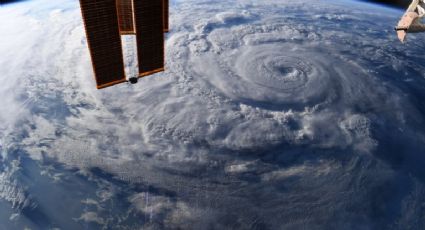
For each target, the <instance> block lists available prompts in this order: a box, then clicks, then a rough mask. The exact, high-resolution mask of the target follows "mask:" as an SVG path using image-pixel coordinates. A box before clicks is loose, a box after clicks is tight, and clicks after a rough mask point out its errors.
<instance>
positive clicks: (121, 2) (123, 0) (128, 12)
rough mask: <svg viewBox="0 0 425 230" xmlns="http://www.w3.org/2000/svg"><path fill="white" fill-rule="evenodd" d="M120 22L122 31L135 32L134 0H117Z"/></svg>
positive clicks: (122, 32)
mask: <svg viewBox="0 0 425 230" xmlns="http://www.w3.org/2000/svg"><path fill="white" fill-rule="evenodd" d="M116 1H117V12H118V23H119V26H120V33H121V34H122V35H124V34H135V33H136V32H135V31H134V21H133V1H132V0H116Z"/></svg>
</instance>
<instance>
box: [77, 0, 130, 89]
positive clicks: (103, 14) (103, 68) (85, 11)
mask: <svg viewBox="0 0 425 230" xmlns="http://www.w3.org/2000/svg"><path fill="white" fill-rule="evenodd" d="M80 6H81V12H82V15H83V19H84V25H85V30H86V35H87V42H88V46H89V50H90V55H91V59H92V64H93V70H94V73H95V79H96V84H97V88H98V89H100V88H104V87H108V86H111V85H114V84H118V83H121V82H124V81H126V78H125V73H124V62H123V53H122V46H121V37H120V33H119V28H118V23H117V22H118V18H117V10H116V5H115V0H80Z"/></svg>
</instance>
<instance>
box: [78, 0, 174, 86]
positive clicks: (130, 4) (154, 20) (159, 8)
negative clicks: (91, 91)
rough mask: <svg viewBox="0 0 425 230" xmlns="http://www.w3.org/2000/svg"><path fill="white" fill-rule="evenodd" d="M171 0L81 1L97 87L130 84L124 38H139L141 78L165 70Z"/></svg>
mask: <svg viewBox="0 0 425 230" xmlns="http://www.w3.org/2000/svg"><path fill="white" fill-rule="evenodd" d="M168 1H169V0H80V6H81V12H82V14H83V19H84V24H85V29H86V35H87V41H88V46H89V49H90V54H91V59H92V64H93V70H94V74H95V78H96V84H97V88H99V89H100V88H104V87H108V86H111V85H114V84H118V83H121V82H124V81H126V77H125V72H124V60H123V48H122V44H121V36H120V35H129V34H135V35H136V41H137V58H138V64H139V77H143V76H146V75H150V74H153V73H157V72H160V71H163V70H164V32H167V31H168V5H169V2H168Z"/></svg>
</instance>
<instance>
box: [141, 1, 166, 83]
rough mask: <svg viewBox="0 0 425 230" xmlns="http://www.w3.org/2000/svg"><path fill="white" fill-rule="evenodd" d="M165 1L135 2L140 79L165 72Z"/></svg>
mask: <svg viewBox="0 0 425 230" xmlns="http://www.w3.org/2000/svg"><path fill="white" fill-rule="evenodd" d="M163 12H164V4H163V0H136V1H134V13H135V25H136V37H137V55H138V60H139V77H143V76H146V75H150V74H153V73H157V72H160V71H163V70H164V16H163V14H164V13H163Z"/></svg>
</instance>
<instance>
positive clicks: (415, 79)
mask: <svg viewBox="0 0 425 230" xmlns="http://www.w3.org/2000/svg"><path fill="white" fill-rule="evenodd" d="M346 5H349V6H350V7H349V9H348V8H347V7H346ZM394 15H395V13H394V11H392V10H389V9H384V8H379V7H376V6H370V5H366V4H360V3H355V2H352V1H341V2H338V3H334V2H332V3H331V2H329V1H284V2H282V1H272V0H269V1H261V2H257V1H248V0H247V1H242V0H240V1H234V2H226V1H189V0H187V1H172V4H171V20H170V22H171V28H172V29H171V32H170V33H169V34H168V35H167V37H166V62H167V63H166V68H167V70H166V71H165V72H164V73H160V74H156V75H155V76H150V77H146V78H143V79H141V80H140V82H139V84H137V85H131V86H130V85H126V84H122V85H117V86H114V87H111V88H107V89H104V90H96V89H95V86H94V81H93V74H92V69H91V63H90V57H89V53H88V49H87V44H86V40H85V34H84V28H83V24H82V21H81V15H80V11H79V9H78V1H71V0H64V1H58V2H54V3H53V2H51V1H43V0H39V1H31V2H27V3H23V4H19V5H10V6H6V7H3V8H0V21H1V22H2V23H0V31H3V32H4V33H2V35H1V36H0V54H1V56H0V66H1V68H0V76H1V77H0V97H1V98H2V101H1V103H0V137H1V142H0V149H1V151H2V158H1V159H2V161H3V163H4V165H5V166H4V167H1V168H0V169H1V170H3V171H2V174H0V182H1V185H0V199H2V200H3V201H5V202H6V204H10V206H12V207H13V208H12V209H13V210H12V211H10V213H11V214H10V218H9V217H8V218H9V219H10V221H11V223H10V225H8V224H5V225H4V226H7V227H9V226H21V225H22V226H23V225H25V226H31V227H32V228H34V229H38V228H45V227H46V226H48V227H58V228H67V227H70V226H72V227H73V228H74V229H78V228H80V229H81V228H82V226H86V227H87V226H89V227H92V228H100V227H101V226H103V227H105V228H142V227H144V228H146V229H179V228H180V229H205V228H206V226H207V227H208V228H211V229H300V228H308V229H311V228H319V229H340V228H342V227H344V228H345V229H373V228H394V229H403V228H405V227H407V228H412V229H415V228H416V229H418V228H420V227H421V226H424V224H425V223H424V221H425V219H424V218H423V217H424V215H425V213H424V211H423V209H422V208H421V207H422V204H423V203H424V202H425V200H424V198H423V197H424V196H423V195H424V192H425V190H424V180H425V174H424V173H425V171H424V170H423V169H422V166H421V165H423V163H425V157H424V156H423V153H424V147H423V146H424V145H423V144H424V143H425V139H424V120H423V117H424V116H423V114H424V108H423V104H421V100H422V99H423V98H424V94H423V92H421V91H420V89H423V88H424V87H423V86H424V85H425V82H424V77H425V75H424V73H425V66H424V65H423V63H425V62H424V61H425V60H424V59H425V57H424V56H423V54H422V53H421V52H420V50H421V49H420V48H419V49H418V48H417V47H415V46H418V44H415V45H413V44H412V45H411V44H407V45H405V46H401V45H399V44H397V43H396V41H395V38H394V34H393V32H392V31H390V28H389V27H388V24H391V23H392V22H394V21H395V20H397V18H396V17H395V16H394ZM12 18H13V20H12ZM389 22H390V23H389ZM392 24H393V23H392ZM392 24H391V25H392ZM417 38H419V36H418V37H417ZM411 39H412V40H414V39H415V37H414V36H412V37H411ZM419 46H421V45H420V44H419ZM421 48H423V46H422V47H421ZM422 50H423V49H422ZM27 158H30V159H31V160H30V159H27ZM25 159H27V160H25ZM20 161H21V162H22V163H21V164H22V166H20V167H18V166H17V165H19V164H17V163H16V162H20ZM26 161H31V162H36V163H35V164H36V165H37V166H33V165H34V163H32V164H30V165H31V167H30V172H32V173H35V174H37V173H38V174H39V176H38V177H36V180H37V181H38V180H40V182H36V185H34V186H32V185H31V186H29V185H27V183H29V182H28V181H29V179H28V178H31V177H32V176H28V175H26V174H25V173H24V172H26V171H25V170H27V168H28V166H27V165H26V164H28V163H26ZM11 162H14V163H11ZM6 166H7V167H6ZM37 167H40V168H41V169H40V170H39V171H37V170H36V169H35V168H37ZM22 170H24V171H23V172H20V171H22ZM22 178H23V179H22ZM43 178H44V179H43ZM46 178H47V179H50V180H51V181H53V182H51V183H53V184H54V183H56V184H57V185H56V187H55V188H54V189H53V188H51V187H49V186H52V185H51V184H49V183H48V182H45V181H47V179H46ZM37 183H39V184H37ZM58 184H59V185H61V186H62V187H61V186H59V185H58ZM42 185H43V186H45V188H44V189H46V191H50V189H51V190H52V191H55V194H60V193H68V194H67V196H69V198H67V199H63V198H62V197H60V196H53V197H51V198H50V199H51V200H53V199H54V198H57V199H58V200H53V201H50V202H48V203H46V202H47V201H46V200H47V198H45V197H44V196H43V195H41V194H42V192H40V191H41V190H43V189H41V188H40V187H41V186H42ZM58 187H60V188H58ZM81 189H82V190H81ZM43 191H44V190H43ZM78 191H81V192H78ZM70 193H72V194H70ZM51 194H53V192H52V193H51ZM14 197H16V199H18V200H19V201H15V200H14ZM12 198H13V199H12ZM51 202H57V203H60V202H62V203H63V205H66V204H73V205H71V207H73V208H70V209H69V210H68V209H65V210H63V213H62V215H61V214H58V213H55V212H54V211H53V210H54V209H55V208H57V205H56V204H54V203H51ZM113 204H118V205H117V206H114V205H113ZM6 206H7V205H6ZM1 207H3V206H1ZM34 210H35V211H37V212H42V213H43V215H42V218H41V217H40V215H41V214H40V215H38V216H37V215H35V214H34V212H35V211H34ZM2 213H3V212H2V211H0V217H1V218H3V214H2ZM5 213H6V212H5ZM5 216H6V214H5ZM12 217H13V218H12ZM40 219H42V220H43V221H41V220H40ZM52 223H55V224H52ZM0 226H2V225H1V224H0Z"/></svg>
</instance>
